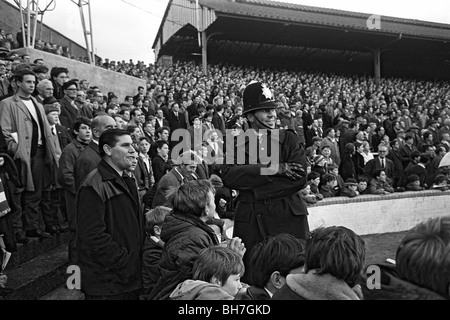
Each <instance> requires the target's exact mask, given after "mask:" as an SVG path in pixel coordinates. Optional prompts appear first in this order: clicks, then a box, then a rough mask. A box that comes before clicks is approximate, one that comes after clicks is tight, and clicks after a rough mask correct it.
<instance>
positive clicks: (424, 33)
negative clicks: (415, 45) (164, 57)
mask: <svg viewBox="0 0 450 320" xmlns="http://www.w3.org/2000/svg"><path fill="white" fill-rule="evenodd" d="M200 5H202V6H205V7H208V8H210V9H212V10H214V11H215V12H216V14H218V15H220V14H226V15H235V16H245V17H248V18H255V19H270V20H278V21H284V22H287V23H301V24H312V25H322V26H326V27H334V28H348V29H355V30H361V31H367V32H369V31H370V32H374V33H377V32H379V33H391V34H402V36H411V37H420V38H428V39H442V40H450V25H449V24H442V23H434V22H427V21H420V20H413V19H403V18H396V17H389V16H381V30H369V29H368V27H367V19H368V18H369V17H370V16H371V14H365V13H358V12H350V11H343V10H336V9H328V8H319V7H312V6H304V5H298V4H292V3H283V2H276V1H269V0H235V1H231V0H200Z"/></svg>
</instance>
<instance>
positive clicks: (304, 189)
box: [300, 182, 311, 196]
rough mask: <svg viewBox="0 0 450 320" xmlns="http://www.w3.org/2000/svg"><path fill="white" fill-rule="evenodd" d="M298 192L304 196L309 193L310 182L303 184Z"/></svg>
mask: <svg viewBox="0 0 450 320" xmlns="http://www.w3.org/2000/svg"><path fill="white" fill-rule="evenodd" d="M300 192H301V193H302V194H303V195H305V196H307V195H308V194H311V182H307V183H306V184H305V187H304V188H303V189H302V190H300Z"/></svg>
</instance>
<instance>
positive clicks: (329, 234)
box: [305, 226, 366, 287]
mask: <svg viewBox="0 0 450 320" xmlns="http://www.w3.org/2000/svg"><path fill="white" fill-rule="evenodd" d="M365 256H366V247H365V243H364V240H363V239H362V238H361V237H360V236H358V235H357V234H356V233H355V232H353V231H352V230H350V229H348V228H345V227H336V226H333V227H327V228H323V227H321V228H317V229H316V230H314V231H312V232H311V235H310V237H309V239H308V240H307V241H306V250H305V273H308V272H309V271H311V270H315V271H317V274H330V275H332V276H334V277H335V278H337V279H341V280H343V281H345V282H346V283H347V284H348V285H349V286H350V287H354V286H355V285H356V284H357V283H358V278H359V276H360V274H361V271H362V270H363V265H364V259H365Z"/></svg>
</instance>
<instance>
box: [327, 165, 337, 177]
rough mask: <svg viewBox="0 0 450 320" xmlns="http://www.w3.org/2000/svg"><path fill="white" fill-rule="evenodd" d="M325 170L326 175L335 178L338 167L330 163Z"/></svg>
mask: <svg viewBox="0 0 450 320" xmlns="http://www.w3.org/2000/svg"><path fill="white" fill-rule="evenodd" d="M327 170H328V173H331V174H333V175H335V176H336V177H337V176H338V175H339V167H338V166H337V165H336V164H335V163H332V164H330V165H329V166H327Z"/></svg>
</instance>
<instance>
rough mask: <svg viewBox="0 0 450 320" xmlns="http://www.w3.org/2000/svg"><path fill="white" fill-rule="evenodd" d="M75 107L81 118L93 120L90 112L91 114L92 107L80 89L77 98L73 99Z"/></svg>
mask: <svg viewBox="0 0 450 320" xmlns="http://www.w3.org/2000/svg"><path fill="white" fill-rule="evenodd" d="M82 81H83V80H82ZM75 105H76V106H77V107H78V109H79V110H80V112H81V115H82V116H83V117H86V118H88V119H93V118H94V116H93V114H92V112H93V109H92V106H91V104H90V103H89V102H88V101H87V99H86V93H85V92H84V91H83V90H82V89H80V90H79V91H78V92H77V96H76V98H75Z"/></svg>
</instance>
